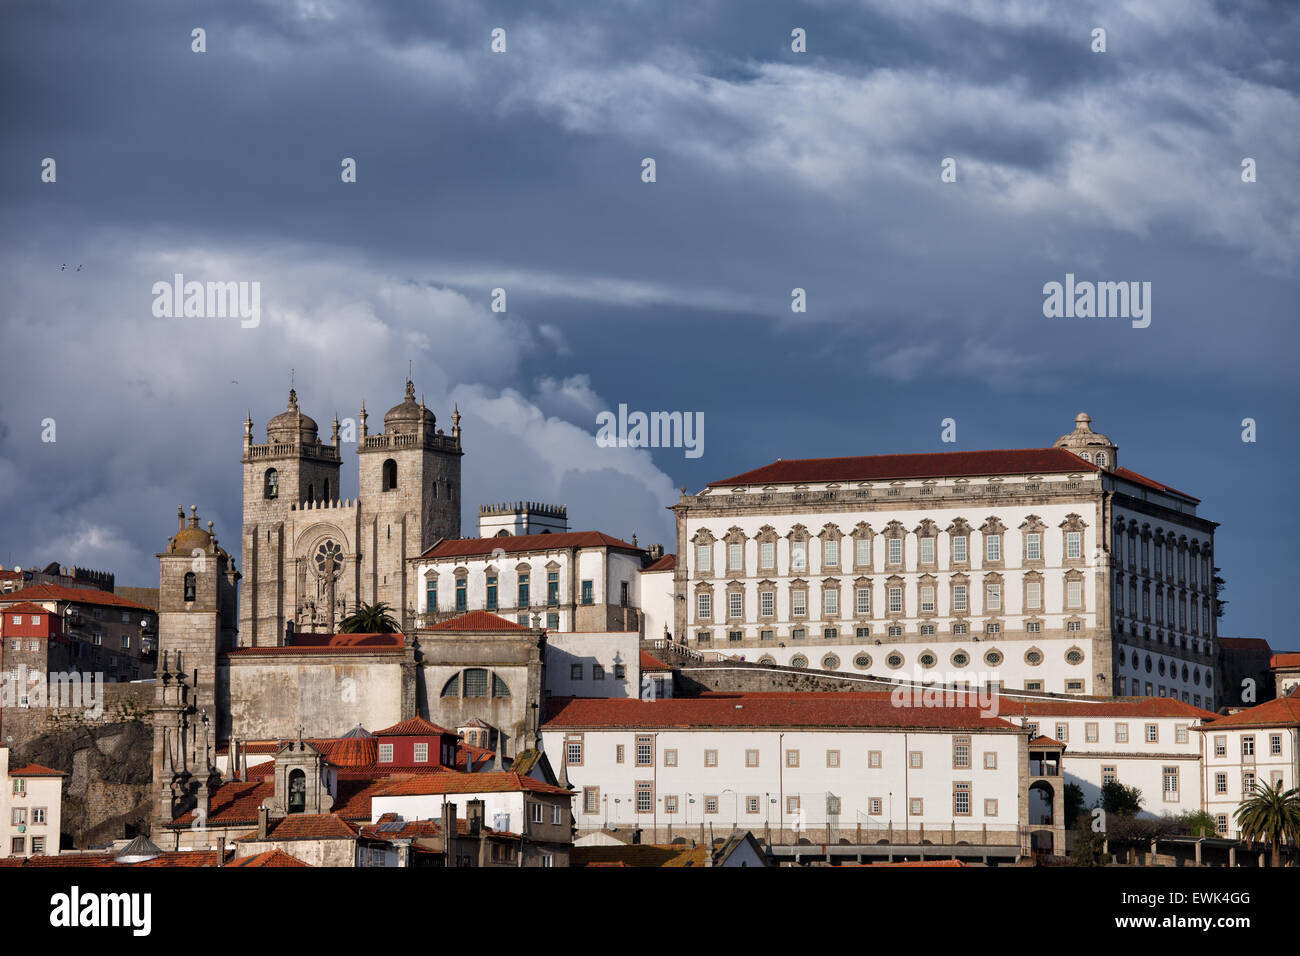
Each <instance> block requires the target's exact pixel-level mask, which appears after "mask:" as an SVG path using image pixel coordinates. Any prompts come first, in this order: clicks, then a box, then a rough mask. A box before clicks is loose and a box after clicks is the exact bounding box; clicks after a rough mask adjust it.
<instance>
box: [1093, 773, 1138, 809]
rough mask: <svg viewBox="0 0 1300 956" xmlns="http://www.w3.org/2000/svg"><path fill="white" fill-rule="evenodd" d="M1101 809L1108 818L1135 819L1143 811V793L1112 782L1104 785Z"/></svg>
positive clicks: (1114, 781)
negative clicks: (1110, 816) (1112, 816)
mask: <svg viewBox="0 0 1300 956" xmlns="http://www.w3.org/2000/svg"><path fill="white" fill-rule="evenodd" d="M1101 808H1102V809H1103V810H1105V811H1106V814H1107V815H1108V816H1109V815H1112V814H1113V815H1114V816H1117V817H1135V816H1137V815H1138V813H1140V812H1141V810H1142V791H1141V790H1139V789H1138V788H1137V787H1126V786H1124V785H1123V784H1122V783H1120V782H1119V781H1118V780H1112V781H1110V783H1106V784H1103V785H1102V788H1101Z"/></svg>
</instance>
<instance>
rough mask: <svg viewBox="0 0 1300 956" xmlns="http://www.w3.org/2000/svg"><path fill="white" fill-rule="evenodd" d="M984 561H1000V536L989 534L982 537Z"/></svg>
mask: <svg viewBox="0 0 1300 956" xmlns="http://www.w3.org/2000/svg"><path fill="white" fill-rule="evenodd" d="M984 560H986V561H1001V560H1002V535H1000V534H989V535H985V536H984Z"/></svg>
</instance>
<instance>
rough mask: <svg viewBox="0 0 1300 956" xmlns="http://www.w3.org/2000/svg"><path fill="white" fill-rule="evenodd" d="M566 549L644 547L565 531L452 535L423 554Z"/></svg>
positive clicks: (604, 536) (590, 533)
mask: <svg viewBox="0 0 1300 956" xmlns="http://www.w3.org/2000/svg"><path fill="white" fill-rule="evenodd" d="M564 548H622V549H623V550H625V551H643V550H644V549H643V548H639V547H637V546H636V545H632V544H629V543H628V542H626V541H623V540H622V539H620V538H615V537H614V536H613V535H608V534H605V533H604V532H603V531H565V532H561V533H560V534H516V535H508V536H504V537H500V538H450V539H448V540H446V541H439V542H438V543H437V544H435V545H434V546H433V547H432V548H430V549H429V550H428V551H426V552H424V554H422V555H420V557H422V558H461V557H465V558H467V557H473V556H476V555H484V554H491V553H492V552H493V551H496V550H498V549H499V550H501V551H504V552H505V553H506V554H517V553H519V552H522V551H559V550H561V549H564Z"/></svg>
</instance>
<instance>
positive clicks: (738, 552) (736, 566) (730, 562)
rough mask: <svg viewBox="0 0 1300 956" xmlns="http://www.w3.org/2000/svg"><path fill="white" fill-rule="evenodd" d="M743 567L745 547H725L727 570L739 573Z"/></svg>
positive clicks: (735, 544)
mask: <svg viewBox="0 0 1300 956" xmlns="http://www.w3.org/2000/svg"><path fill="white" fill-rule="evenodd" d="M744 567H745V546H744V545H743V544H739V543H733V544H729V545H727V570H728V571H741V570H744Z"/></svg>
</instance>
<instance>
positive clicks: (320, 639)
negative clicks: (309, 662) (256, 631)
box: [224, 634, 406, 657]
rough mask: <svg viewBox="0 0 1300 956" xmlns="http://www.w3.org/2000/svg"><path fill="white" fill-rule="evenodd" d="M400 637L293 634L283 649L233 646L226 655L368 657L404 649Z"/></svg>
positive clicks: (403, 638)
mask: <svg viewBox="0 0 1300 956" xmlns="http://www.w3.org/2000/svg"><path fill="white" fill-rule="evenodd" d="M405 646H406V638H405V637H404V636H403V635H402V634H295V635H294V636H293V643H292V644H289V645H286V646H283V647H235V648H231V649H230V650H227V651H225V652H224V653H225V654H226V655H235V656H240V657H257V656H261V655H271V656H277V655H284V654H369V653H373V652H381V653H388V652H397V653H401V652H402V651H403V650H405Z"/></svg>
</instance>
